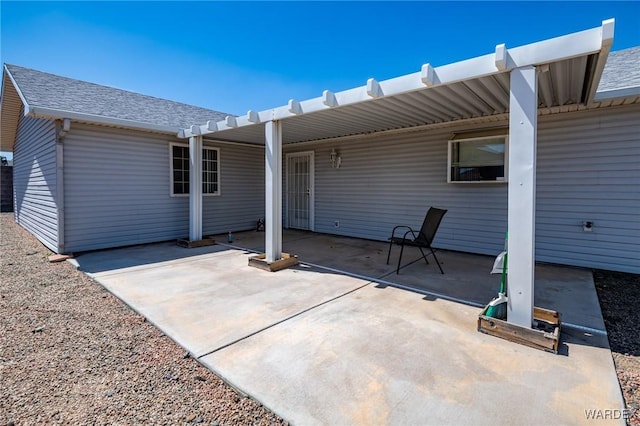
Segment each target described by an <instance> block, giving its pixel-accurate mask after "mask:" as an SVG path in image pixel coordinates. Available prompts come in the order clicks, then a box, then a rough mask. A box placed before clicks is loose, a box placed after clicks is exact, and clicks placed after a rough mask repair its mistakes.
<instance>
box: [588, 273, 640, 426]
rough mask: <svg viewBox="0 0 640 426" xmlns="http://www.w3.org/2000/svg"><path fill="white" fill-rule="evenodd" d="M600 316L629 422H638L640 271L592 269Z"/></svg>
mask: <svg viewBox="0 0 640 426" xmlns="http://www.w3.org/2000/svg"><path fill="white" fill-rule="evenodd" d="M593 277H594V279H595V282H596V289H597V290H598V298H599V299H600V307H601V308H602V316H603V317H604V323H605V325H606V327H607V334H608V335H609V345H610V346H611V353H612V354H613V362H614V363H615V365H616V372H617V373H618V380H619V381H620V388H621V389H622V394H623V395H624V399H625V402H626V404H627V408H628V409H629V410H630V411H631V418H630V419H629V424H632V425H640V275H633V274H623V273H619V272H608V271H595V272H594V274H593Z"/></svg>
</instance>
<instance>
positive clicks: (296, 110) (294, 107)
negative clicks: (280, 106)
mask: <svg viewBox="0 0 640 426" xmlns="http://www.w3.org/2000/svg"><path fill="white" fill-rule="evenodd" d="M287 111H289V112H290V113H291V114H295V115H299V114H302V106H301V105H300V102H298V101H296V100H295V99H289V104H288V106H287Z"/></svg>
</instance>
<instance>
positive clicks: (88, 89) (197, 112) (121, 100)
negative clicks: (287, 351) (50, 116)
mask: <svg viewBox="0 0 640 426" xmlns="http://www.w3.org/2000/svg"><path fill="white" fill-rule="evenodd" d="M6 67H7V69H8V70H9V72H10V73H11V76H12V77H13V78H14V80H15V82H16V84H17V85H18V87H19V88H20V91H21V92H22V94H23V96H24V97H25V99H26V101H27V103H28V104H29V105H30V106H36V107H43V108H52V109H57V110H63V111H73V112H81V113H84V114H92V115H98V116H102V117H110V118H117V119H124V120H131V121H135V122H139V123H149V124H154V125H162V126H171V127H175V128H176V130H177V129H179V128H185V127H189V126H191V125H192V124H195V123H205V122H207V121H208V120H215V121H219V120H223V119H224V118H225V117H226V116H227V115H230V114H225V113H223V112H220V111H214V110H210V109H206V108H200V107H196V106H192V105H187V104H183V103H180V102H173V101H169V100H166V99H160V98H155V97H153V96H147V95H142V94H139V93H134V92H129V91H127V90H121V89H116V88H113V87H108V86H101V85H99V84H95V83H89V82H86V81H81V80H75V79H72V78H68V77H62V76H58V75H54V74H49V73H45V72H42V71H36V70H33V69H29V68H23V67H19V66H16V65H9V64H7V65H6Z"/></svg>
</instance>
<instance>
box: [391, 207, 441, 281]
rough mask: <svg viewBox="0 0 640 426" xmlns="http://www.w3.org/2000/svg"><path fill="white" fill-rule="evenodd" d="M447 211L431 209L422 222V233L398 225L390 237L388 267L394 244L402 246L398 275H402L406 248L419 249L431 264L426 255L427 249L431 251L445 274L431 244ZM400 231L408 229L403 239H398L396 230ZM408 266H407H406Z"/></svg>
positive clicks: (397, 269) (425, 259)
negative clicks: (401, 264)
mask: <svg viewBox="0 0 640 426" xmlns="http://www.w3.org/2000/svg"><path fill="white" fill-rule="evenodd" d="M446 212H447V210H442V209H437V208H435V207H431V208H429V211H427V215H426V216H425V218H424V222H422V228H420V231H418V232H416V231H414V230H413V229H411V228H410V227H409V226H405V225H398V226H396V227H395V228H393V231H391V237H389V254H387V265H388V264H389V258H390V257H391V247H392V246H393V245H394V244H397V245H399V246H400V257H398V267H397V268H396V274H399V273H400V262H401V261H402V253H403V252H404V246H411V247H418V248H419V249H420V253H422V257H423V258H424V261H425V262H427V265H428V264H429V261H428V260H427V255H426V254H425V253H424V250H423V249H425V248H427V249H429V250H430V251H431V254H432V255H433V258H434V259H435V261H436V264H437V265H438V268H439V269H440V273H441V274H444V271H443V270H442V266H440V262H438V258H437V257H436V253H435V252H434V251H433V248H432V247H431V243H432V242H433V238H434V237H435V236H436V232H438V227H439V226H440V222H442V218H443V217H444V215H445V213H446ZM398 229H407V231H405V233H404V235H403V236H402V237H400V236H398V237H396V235H395V234H396V230H398ZM405 266H407V265H405Z"/></svg>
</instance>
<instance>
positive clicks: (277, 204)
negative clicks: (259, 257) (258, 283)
mask: <svg viewBox="0 0 640 426" xmlns="http://www.w3.org/2000/svg"><path fill="white" fill-rule="evenodd" d="M264 132H265V176H264V177H265V207H266V212H265V255H266V258H265V260H266V261H267V263H271V262H275V261H276V260H280V258H281V257H282V123H281V122H280V121H268V122H267V123H265V127H264Z"/></svg>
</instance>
